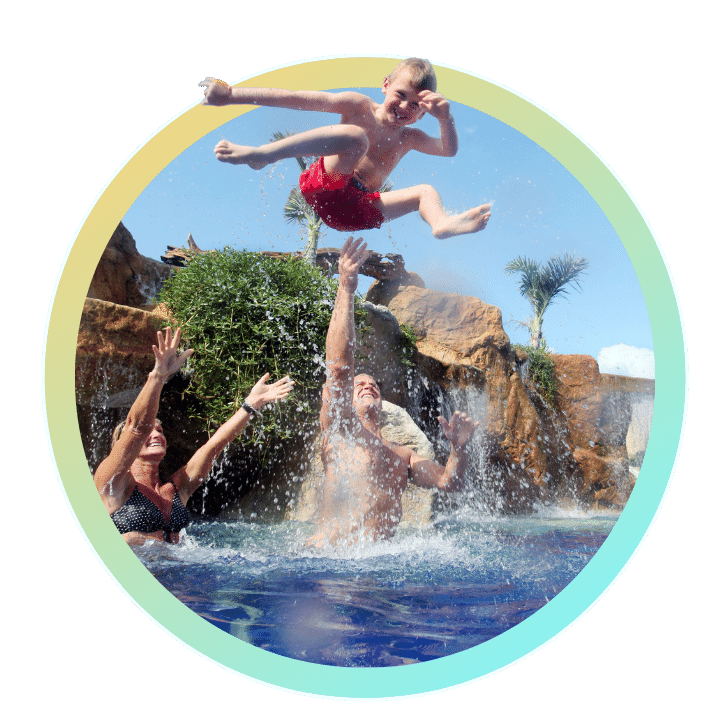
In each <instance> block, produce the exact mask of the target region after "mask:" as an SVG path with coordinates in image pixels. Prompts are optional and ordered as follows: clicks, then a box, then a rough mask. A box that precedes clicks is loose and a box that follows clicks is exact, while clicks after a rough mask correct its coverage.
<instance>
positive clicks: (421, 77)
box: [388, 57, 438, 92]
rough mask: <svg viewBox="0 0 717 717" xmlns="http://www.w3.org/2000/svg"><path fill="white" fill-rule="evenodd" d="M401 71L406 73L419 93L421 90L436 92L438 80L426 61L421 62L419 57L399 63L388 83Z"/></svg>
mask: <svg viewBox="0 0 717 717" xmlns="http://www.w3.org/2000/svg"><path fill="white" fill-rule="evenodd" d="M401 70H407V71H408V76H409V78H410V80H411V84H412V85H413V87H414V88H415V89H416V90H418V91H419V92H420V91H422V90H430V91H431V92H435V91H436V87H438V80H437V79H436V73H435V72H434V70H433V65H432V64H431V63H430V62H429V61H428V60H423V59H421V58H420V57H409V58H408V59H407V60H403V61H402V62H399V63H398V65H396V67H395V68H394V70H393V72H392V73H391V74H390V75H389V76H388V81H389V82H393V80H394V79H395V77H396V75H397V74H398V73H399V72H400V71H401Z"/></svg>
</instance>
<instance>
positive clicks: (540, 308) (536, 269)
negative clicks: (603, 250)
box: [505, 252, 589, 343]
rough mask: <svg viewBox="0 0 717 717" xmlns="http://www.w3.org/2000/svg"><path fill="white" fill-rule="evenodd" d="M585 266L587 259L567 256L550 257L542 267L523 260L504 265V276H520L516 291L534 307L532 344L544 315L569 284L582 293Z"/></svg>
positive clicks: (565, 292)
mask: <svg viewBox="0 0 717 717" xmlns="http://www.w3.org/2000/svg"><path fill="white" fill-rule="evenodd" d="M588 265H589V262H588V260H587V259H584V258H582V257H579V256H575V255H574V254H569V253H567V252H566V253H565V254H564V255H563V256H562V257H559V256H554V257H551V258H550V259H549V260H548V261H547V262H546V264H545V266H543V265H542V264H539V263H538V262H536V261H535V260H534V259H528V258H527V257H522V256H521V257H517V258H516V259H513V260H511V261H509V262H508V263H507V264H506V266H505V272H506V274H509V275H512V274H520V275H521V280H520V284H519V285H518V290H519V291H520V294H521V296H524V297H525V298H526V299H527V300H528V302H529V303H530V305H531V306H532V307H533V321H532V327H531V337H532V339H533V342H534V343H535V341H536V340H537V338H538V337H540V336H542V333H541V332H542V325H543V315H544V314H545V311H546V309H547V308H548V306H550V304H551V303H552V302H553V301H554V300H555V299H556V298H557V297H559V296H562V295H564V294H567V293H568V290H569V286H570V285H571V284H574V285H575V286H576V287H577V289H578V290H582V287H581V286H580V281H579V278H580V275H581V274H582V273H583V272H584V271H585V270H586V269H587V268H588Z"/></svg>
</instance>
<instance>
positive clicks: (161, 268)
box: [87, 222, 172, 307]
mask: <svg viewBox="0 0 717 717" xmlns="http://www.w3.org/2000/svg"><path fill="white" fill-rule="evenodd" d="M171 272H172V268H171V267H169V266H167V265H165V264H162V263H161V262H159V261H154V260H153V259H148V258H147V257H144V256H142V255H141V254H140V253H139V252H138V251H137V245H136V243H135V241H134V238H133V237H132V235H131V234H130V232H129V231H128V230H127V229H126V227H125V226H124V225H123V224H122V223H121V222H120V224H119V225H118V227H117V229H116V230H115V231H114V233H113V234H112V236H111V238H110V240H109V242H108V243H107V247H106V248H105V250H104V252H102V257H101V258H100V261H99V263H98V264H97V268H96V269H95V272H94V275H93V276H92V281H91V282H90V288H89V291H88V292H87V296H88V298H91V299H101V300H102V301H111V302H113V303H115V304H123V305H125V306H135V307H146V306H148V305H150V304H152V303H153V302H154V298H155V296H156V295H157V292H158V291H159V289H160V287H161V285H162V284H163V283H164V281H166V279H167V278H168V277H169V275H170V274H171Z"/></svg>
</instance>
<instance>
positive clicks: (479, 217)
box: [377, 184, 490, 239]
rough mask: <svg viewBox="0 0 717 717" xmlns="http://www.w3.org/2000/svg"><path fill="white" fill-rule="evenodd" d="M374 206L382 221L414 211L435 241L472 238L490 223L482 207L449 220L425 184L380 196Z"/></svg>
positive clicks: (486, 207) (486, 206)
mask: <svg viewBox="0 0 717 717" xmlns="http://www.w3.org/2000/svg"><path fill="white" fill-rule="evenodd" d="M377 206H378V207H379V208H380V209H381V212H382V214H383V216H384V218H385V219H386V221H389V220H391V219H397V218H398V217H402V216H404V215H406V214H409V213H411V212H415V211H418V212H419V214H420V215H421V217H422V219H423V220H424V221H425V222H427V223H428V224H429V225H430V227H431V229H432V230H433V236H434V237H436V238H437V239H447V238H448V237H452V236H458V235H459V234H474V233H475V232H479V231H480V230H481V229H484V228H485V225H486V224H487V223H488V219H490V204H482V205H481V206H479V207H475V208H473V209H469V210H468V211H467V212H463V213H462V214H453V215H450V216H449V215H448V214H446V210H445V209H444V208H443V202H442V201H441V197H440V195H439V194H438V192H437V191H436V190H435V189H434V188H433V187H432V186H430V185H429V184H420V185H418V186H416V187H409V188H408V189H398V190H396V191H394V192H384V193H383V194H382V195H381V199H380V201H379V202H377Z"/></svg>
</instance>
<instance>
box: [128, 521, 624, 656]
mask: <svg viewBox="0 0 717 717" xmlns="http://www.w3.org/2000/svg"><path fill="white" fill-rule="evenodd" d="M615 520H616V516H612V515H605V514H602V513H601V514H594V515H593V514H586V513H574V514H566V513H558V512H553V513H549V514H545V515H541V516H534V517H501V518H490V517H486V516H476V515H475V514H471V513H469V512H466V513H464V514H460V513H459V514H457V515H453V516H452V517H451V518H450V519H448V520H443V521H440V522H438V523H436V524H434V525H433V526H431V527H427V528H425V529H423V530H417V529H414V528H401V529H399V531H398V534H397V535H396V537H395V538H394V539H392V540H390V541H384V542H381V543H376V544H373V543H372V544H367V545H359V546H352V547H351V548H345V549H334V550H327V551H324V552H321V553H316V552H310V551H307V550H306V549H305V548H304V547H303V544H304V541H305V540H306V538H307V537H308V536H309V535H310V534H311V531H312V526H309V525H307V524H303V523H292V522H286V523H282V524H280V525H275V526H266V525H259V524H255V523H241V522H239V523H204V524H197V525H193V526H190V528H189V529H188V531H187V535H186V536H185V538H184V539H183V541H182V542H181V543H180V544H179V545H176V546H171V545H166V546H164V545H163V546H161V547H160V546H157V545H155V546H153V547H151V548H150V547H144V548H138V549H137V550H136V552H137V555H138V556H139V557H140V559H141V560H142V561H143V563H144V564H145V565H146V567H147V568H148V569H149V570H150V571H151V573H152V574H153V575H154V576H155V577H156V578H157V580H159V581H160V583H162V585H164V586H165V587H166V588H167V589H168V590H169V591H170V592H171V593H173V594H174V595H175V596H176V597H177V598H179V599H180V600H181V601H182V602H183V603H184V604H185V605H187V607H189V608H190V609H192V610H193V611H194V612H196V613H197V614H198V615H200V616H202V617H203V618H204V619H206V620H207V621H209V622H210V623H211V624H212V625H215V626H216V627H218V628H219V629H221V630H224V631H226V632H229V633H231V634H232V635H234V636H236V637H237V638H239V639H242V640H245V641H246V642H249V643H251V644H252V645H255V646H257V647H261V648H264V649H266V650H270V651H271V652H274V653H277V654H279V655H285V656H287V657H292V658H295V659H299V660H308V661H310V662H317V663H321V664H328V665H342V666H355V667H368V666H373V667H377V666H385V665H399V664H406V663H413V662H423V661H426V660H432V659H435V658H437V657H443V656H445V655H450V654H453V653H455V652H459V651H461V650H465V649H467V648H469V647H473V646H474V645H477V644H479V643H481V642H485V641H486V640H489V639H490V638H491V637H494V636H496V635H499V634H500V633H502V632H504V631H505V630H507V629H509V628H510V627H512V626H514V625H516V624H518V623H519V622H521V621H522V620H524V619H525V618H526V617H528V616H530V615H532V614H533V613H534V612H535V611H536V610H538V609H540V608H541V607H542V606H543V605H545V604H546V603H547V602H548V601H549V600H550V599H551V598H553V597H554V596H555V595H556V594H557V593H558V592H560V590H562V589H563V588H564V587H565V586H566V585H567V584H568V583H569V582H570V581H571V580H572V579H573V578H574V577H575V576H576V575H577V574H578V573H579V572H580V570H582V568H584V567H585V565H586V564H587V563H588V561H589V560H590V558H591V557H592V556H593V555H594V554H595V552H596V551H597V550H598V548H599V547H600V546H601V545H602V543H603V541H604V540H605V538H606V537H607V535H608V533H609V532H610V530H611V528H612V527H613V525H614V524H615Z"/></svg>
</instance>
